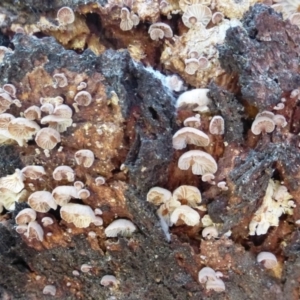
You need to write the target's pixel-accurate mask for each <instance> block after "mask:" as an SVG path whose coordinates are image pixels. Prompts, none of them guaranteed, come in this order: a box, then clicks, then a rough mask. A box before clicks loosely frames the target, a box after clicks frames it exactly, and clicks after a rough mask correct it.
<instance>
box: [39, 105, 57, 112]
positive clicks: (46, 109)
mask: <svg viewBox="0 0 300 300" xmlns="http://www.w3.org/2000/svg"><path fill="white" fill-rule="evenodd" d="M41 111H42V112H44V113H46V114H52V113H53V111H54V106H53V104H51V103H45V104H43V105H42V106H41Z"/></svg>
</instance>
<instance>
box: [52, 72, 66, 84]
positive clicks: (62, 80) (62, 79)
mask: <svg viewBox="0 0 300 300" xmlns="http://www.w3.org/2000/svg"><path fill="white" fill-rule="evenodd" d="M53 78H54V79H55V87H57V86H58V87H65V86H67V85H68V79H67V77H66V75H65V74H64V73H57V74H54V75H53Z"/></svg>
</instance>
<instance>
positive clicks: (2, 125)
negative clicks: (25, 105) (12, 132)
mask: <svg viewBox="0 0 300 300" xmlns="http://www.w3.org/2000/svg"><path fill="white" fill-rule="evenodd" d="M13 119H15V117H14V116H13V115H11V114H8V113H3V114H0V130H7V128H8V124H9V122H10V121H11V120H13Z"/></svg>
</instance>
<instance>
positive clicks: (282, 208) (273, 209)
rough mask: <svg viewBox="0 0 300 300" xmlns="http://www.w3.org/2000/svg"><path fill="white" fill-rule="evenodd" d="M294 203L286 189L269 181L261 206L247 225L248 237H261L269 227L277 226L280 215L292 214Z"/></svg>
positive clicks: (275, 182) (277, 183) (278, 183)
mask: <svg viewBox="0 0 300 300" xmlns="http://www.w3.org/2000/svg"><path fill="white" fill-rule="evenodd" d="M295 206H296V205H295V202H294V201H292V195H291V194H289V192H288V191H287V188H286V187H285V186H284V185H281V184H280V182H278V181H273V180H272V179H270V181H269V184H268V187H267V190H266V194H265V196H264V199H263V202H262V205H261V206H260V207H259V209H258V210H257V211H256V212H255V214H254V217H253V218H252V220H251V222H250V224H249V235H255V234H257V235H262V234H266V233H267V232H268V229H269V227H270V226H278V225H279V218H280V216H281V215H282V214H288V215H292V214H293V208H294V207H295Z"/></svg>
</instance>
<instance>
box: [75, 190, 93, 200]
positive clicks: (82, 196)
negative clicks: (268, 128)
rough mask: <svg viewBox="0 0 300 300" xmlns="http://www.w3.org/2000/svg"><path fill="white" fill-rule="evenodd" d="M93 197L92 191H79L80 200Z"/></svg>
mask: <svg viewBox="0 0 300 300" xmlns="http://www.w3.org/2000/svg"><path fill="white" fill-rule="evenodd" d="M90 195H91V193H90V191H89V190H87V189H81V190H79V191H78V198H79V199H87V198H88V197H89V196H90Z"/></svg>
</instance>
